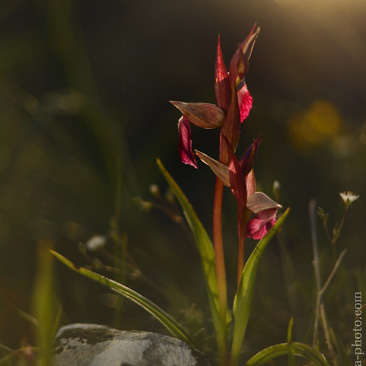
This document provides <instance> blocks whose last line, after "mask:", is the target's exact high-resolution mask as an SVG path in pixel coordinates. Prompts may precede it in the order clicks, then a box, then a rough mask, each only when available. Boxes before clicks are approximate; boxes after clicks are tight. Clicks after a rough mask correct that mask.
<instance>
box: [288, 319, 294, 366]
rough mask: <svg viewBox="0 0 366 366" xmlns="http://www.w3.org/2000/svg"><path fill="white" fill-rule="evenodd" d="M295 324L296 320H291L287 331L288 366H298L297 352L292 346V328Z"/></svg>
mask: <svg viewBox="0 0 366 366" xmlns="http://www.w3.org/2000/svg"><path fill="white" fill-rule="evenodd" d="M293 324H294V318H291V319H290V321H289V324H288V329H287V347H288V366H296V363H295V350H294V346H293V344H292V326H293Z"/></svg>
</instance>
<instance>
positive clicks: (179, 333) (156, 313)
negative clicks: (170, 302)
mask: <svg viewBox="0 0 366 366" xmlns="http://www.w3.org/2000/svg"><path fill="white" fill-rule="evenodd" d="M50 252H51V253H52V254H53V255H54V256H55V257H56V258H57V259H58V260H60V261H61V262H62V263H63V264H65V265H66V266H67V267H69V268H71V269H72V270H73V271H75V272H78V273H80V274H82V275H83V276H85V277H88V278H90V279H92V280H94V281H96V282H99V283H100V284H102V285H103V286H106V287H109V288H110V289H111V290H113V291H115V292H117V293H118V294H120V295H122V296H124V297H126V298H128V299H130V300H131V301H133V302H134V303H135V304H137V305H139V306H140V307H142V308H143V309H144V310H146V311H147V312H148V313H150V314H151V315H152V316H153V317H154V318H155V319H156V320H158V321H159V322H160V323H161V324H163V325H164V327H165V328H166V329H168V330H169V331H170V332H171V333H172V334H173V335H174V336H175V337H177V338H179V339H180V340H182V341H184V342H186V343H188V344H192V342H191V341H190V339H189V337H188V335H187V334H186V332H185V331H184V329H183V328H182V326H181V325H180V324H179V323H177V322H176V321H175V320H174V319H173V318H172V317H171V316H170V315H169V314H167V313H166V312H165V311H164V310H162V309H161V308H160V307H159V306H157V305H156V304H154V303H153V302H152V301H150V300H149V299H147V298H146V297H144V296H142V295H140V294H139V293H138V292H136V291H134V290H132V289H130V288H129V287H127V286H125V285H122V284H120V283H118V282H116V281H113V280H111V279H109V278H107V277H104V276H102V275H100V274H98V273H95V272H93V271H90V270H88V269H86V268H83V267H78V266H76V265H75V264H74V263H72V262H71V261H69V260H68V259H67V258H65V257H64V256H63V255H61V254H59V253H57V252H55V251H53V250H50Z"/></svg>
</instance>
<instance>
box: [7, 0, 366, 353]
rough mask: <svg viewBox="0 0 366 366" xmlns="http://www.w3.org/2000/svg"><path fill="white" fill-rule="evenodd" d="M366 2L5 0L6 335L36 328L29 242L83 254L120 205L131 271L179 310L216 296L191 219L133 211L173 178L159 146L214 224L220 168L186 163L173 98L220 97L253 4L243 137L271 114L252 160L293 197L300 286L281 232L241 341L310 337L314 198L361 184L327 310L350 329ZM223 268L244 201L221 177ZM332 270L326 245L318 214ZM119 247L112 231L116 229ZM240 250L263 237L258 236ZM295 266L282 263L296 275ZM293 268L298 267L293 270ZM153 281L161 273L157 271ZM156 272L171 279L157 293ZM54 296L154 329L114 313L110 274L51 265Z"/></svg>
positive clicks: (347, 333) (101, 316)
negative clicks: (102, 279)
mask: <svg viewBox="0 0 366 366" xmlns="http://www.w3.org/2000/svg"><path fill="white" fill-rule="evenodd" d="M365 14H366V5H365V2H364V1H363V0H347V1H346V0H322V1H315V0H309V1H306V2H302V1H296V0H240V1H239V0H226V1H219V0H200V1H197V0H186V1H173V0H155V1H149V0H136V1H123V0H120V1H114V0H110V1H104V2H102V1H94V0H88V1H85V0H80V1H77V0H75V1H72V0H33V1H29V0H2V1H1V2H0V50H1V52H0V253H1V255H0V343H3V344H6V345H7V346H9V347H13V348H17V347H19V345H20V344H22V343H24V342H25V343H27V342H29V343H30V344H35V342H36V341H35V339H34V327H33V325H32V324H30V323H29V322H27V321H26V320H24V319H23V318H22V317H21V316H19V314H18V312H17V309H20V310H22V311H25V312H27V313H31V314H33V315H34V306H33V300H32V296H33V294H34V288H35V283H36V281H35V279H36V273H37V268H38V265H37V247H39V245H43V244H42V243H45V242H47V243H52V246H53V247H54V248H55V249H56V250H57V251H59V252H61V253H63V254H65V255H67V256H68V257H70V258H71V259H72V260H74V261H76V262H77V263H78V264H85V258H83V256H82V255H81V254H80V252H79V250H78V245H79V243H80V242H84V243H85V242H86V241H87V240H88V239H89V238H90V237H92V236H93V235H95V234H101V235H104V234H106V233H108V232H109V231H110V228H111V222H112V223H113V222H114V223H117V226H118V230H119V231H120V233H121V235H122V234H123V238H124V248H125V249H126V247H127V251H128V253H129V256H130V258H132V259H133V261H134V262H136V263H137V265H138V267H139V269H140V271H141V273H142V274H143V275H144V276H146V277H145V278H149V279H150V280H152V281H153V282H154V285H151V284H149V283H147V281H145V282H144V281H141V278H140V279H139V278H137V279H136V278H134V277H132V276H128V275H127V277H126V278H125V279H126V281H127V284H128V285H129V286H131V287H133V288H135V289H138V290H140V291H141V292H143V293H144V294H146V295H147V296H150V297H151V298H152V299H153V300H154V301H156V302H158V303H159V304H161V306H162V307H163V308H165V309H167V310H170V311H171V312H172V313H173V314H174V315H175V316H176V317H177V318H179V317H182V311H181V310H182V309H187V308H189V307H190V306H191V305H192V304H193V303H196V304H197V307H198V308H202V309H203V311H206V310H207V304H206V299H205V292H204V290H203V286H204V285H203V279H202V277H201V270H200V264H199V259H198V255H197V253H196V251H195V248H194V245H193V243H192V240H191V237H190V236H189V235H187V234H185V233H184V232H182V228H181V226H180V225H177V224H176V223H174V222H173V221H172V220H171V219H170V218H169V217H168V216H167V215H164V214H163V213H161V212H158V211H155V210H152V211H151V212H144V211H141V209H140V207H139V205H136V203H135V202H134V200H133V197H141V198H142V199H144V200H147V199H151V195H150V193H149V187H150V185H151V184H153V183H155V184H158V185H159V187H160V189H161V192H162V193H164V192H165V190H166V184H165V182H164V181H163V179H162V177H161V175H160V174H159V172H158V169H157V166H156V164H155V159H156V158H157V157H159V158H160V159H161V160H162V162H163V163H164V165H165V166H166V167H167V169H168V170H169V171H170V172H171V174H172V175H173V176H174V177H175V179H176V180H177V182H178V183H179V184H180V185H181V187H182V189H183V190H184V191H185V192H186V194H187V196H188V197H189V199H190V200H191V202H192V204H193V205H194V206H195V208H196V211H197V213H198V215H199V217H200V218H201V220H202V221H203V223H204V225H205V226H206V228H207V229H208V230H209V232H210V230H211V209H212V197H213V185H214V177H213V175H212V174H211V173H210V171H209V170H208V168H207V167H206V166H203V165H202V164H201V165H200V167H199V169H198V170H195V169H192V168H191V167H188V166H183V165H182V164H181V163H180V160H179V154H178V136H177V128H176V124H177V120H178V118H179V113H178V111H177V110H175V109H174V107H172V106H171V105H170V104H169V103H168V101H169V100H181V101H191V102H194V101H202V102H212V103H214V102H215V96H214V87H213V86H214V75H213V74H214V62H215V52H216V42H217V35H218V34H221V43H222V48H223V53H224V58H225V60H226V63H227V65H228V64H229V62H230V59H231V56H232V54H233V53H234V52H235V50H236V47H237V44H238V43H239V42H241V41H242V40H243V39H244V38H245V37H246V35H247V34H248V33H249V31H250V29H251V27H252V25H253V23H254V22H257V23H258V25H259V26H260V27H261V33H260V35H259V38H258V40H257V44H256V46H255V49H254V53H253V56H252V59H251V65H250V70H249V73H248V76H247V79H246V81H247V84H248V88H249V90H250V92H251V93H252V96H253V99H254V105H253V109H252V112H251V114H250V116H249V118H248V119H247V120H246V122H245V123H244V125H243V128H242V135H241V136H242V138H241V142H240V145H239V147H238V153H239V154H241V153H242V152H243V151H244V150H245V149H246V147H247V146H248V145H249V144H250V143H251V141H252V139H253V138H256V137H257V136H258V135H259V134H260V133H261V132H263V140H264V142H263V144H262V145H261V149H260V152H259V155H258V158H257V161H256V175H257V180H258V184H259V185H260V187H261V189H262V190H263V191H264V192H266V193H268V194H270V195H272V184H273V181H274V180H278V181H279V182H280V184H281V191H280V198H281V203H282V205H283V206H284V207H286V206H291V209H292V212H291V215H290V217H289V219H288V220H287V222H286V225H285V226H286V227H285V237H286V246H287V248H288V251H289V253H290V255H291V257H292V260H293V266H294V268H295V270H294V278H293V284H294V286H295V287H294V288H295V290H294V294H293V296H292V299H289V297H288V296H287V294H286V286H285V283H286V278H285V276H284V272H283V270H282V266H281V252H280V250H279V246H278V243H277V242H275V241H274V242H273V243H272V245H271V246H270V248H269V249H268V252H267V253H266V255H265V258H264V259H263V262H262V263H261V266H260V273H259V276H258V287H257V292H256V294H255V299H254V301H255V310H254V312H253V318H252V320H251V321H250V324H249V327H250V329H249V333H248V352H249V353H250V352H252V351H254V350H256V349H259V348H260V347H264V346H268V345H270V344H272V343H275V342H282V341H284V340H285V337H286V327H287V323H288V321H289V318H290V316H291V315H294V316H295V323H294V339H295V340H300V341H303V340H305V341H308V342H311V340H309V339H310V338H309V337H310V335H311V331H310V330H311V325H312V322H313V320H312V319H313V318H312V317H313V309H314V303H315V289H314V278H313V272H312V265H311V263H312V248H311V241H310V224H309V219H308V202H309V200H310V199H311V198H316V200H317V203H318V205H319V206H321V207H323V208H324V209H325V211H326V212H329V213H330V220H329V222H330V225H331V226H333V225H334V224H336V222H337V221H339V220H340V219H341V215H342V212H343V205H342V202H341V200H340V198H339V194H338V193H339V192H341V191H344V190H351V191H354V192H356V193H357V194H359V195H360V198H359V200H358V201H356V202H355V203H354V205H352V207H351V208H350V210H349V214H348V216H347V218H346V223H345V227H344V230H343V232H342V234H341V238H340V240H339V242H338V243H337V250H338V252H339V251H340V250H341V249H343V248H348V253H347V256H346V259H345V261H344V263H343V265H342V267H341V268H340V270H339V275H338V276H337V277H336V280H335V281H334V283H333V284H332V287H331V288H330V290H329V300H328V301H329V304H328V305H330V314H329V317H330V322H331V325H332V327H334V328H335V329H336V331H337V332H338V333H339V334H342V337H343V342H344V343H345V344H346V346H347V347H349V345H350V344H351V341H352V336H353V332H352V328H353V313H352V311H353V310H352V306H353V305H352V304H353V298H354V291H356V290H357V289H358V290H359V291H361V290H362V289H361V288H360V287H364V284H365V273H366V267H365V254H366V250H365V230H364V228H365V217H366V205H365V204H364V202H365V201H364V199H365V197H366V190H365V182H366V169H365V166H366V154H365V151H366V120H365V99H366V98H365V97H366V83H365V81H366V68H365V65H366V43H365V42H366V23H365V21H364V19H365ZM192 133H193V143H194V147H196V148H198V149H200V150H201V151H204V152H206V153H208V154H209V155H212V156H217V141H218V139H217V138H218V134H217V131H202V130H199V129H196V128H193V131H192ZM226 200H227V202H226V206H225V209H226V211H225V215H224V227H225V234H226V237H227V242H226V259H227V264H228V277H229V280H230V281H231V283H232V285H231V287H230V291H231V295H232V293H233V291H234V287H233V286H234V283H235V262H236V259H235V253H236V243H235V240H236V233H235V230H236V223H235V220H236V206H235V205H236V203H235V200H234V199H233V197H231V195H230V193H229V192H228V193H227V195H226ZM318 223H319V241H320V247H321V253H322V268H323V273H322V276H323V280H325V279H326V277H327V273H329V271H330V269H331V266H332V261H331V248H330V244H329V243H328V242H327V240H326V236H325V235H324V232H323V230H321V229H322V228H321V227H320V226H321V223H320V220H319V222H318ZM107 248H108V249H109V250H113V248H112V244H111V243H110V242H109V243H108V244H107ZM248 248H249V249H248V251H249V250H251V248H253V243H249V244H248ZM287 280H289V278H287ZM290 282H291V281H290ZM156 287H159V288H158V289H157V288H156ZM161 289H164V291H166V293H167V294H164V291H161ZM53 290H54V291H53V294H50V297H52V298H53V297H54V299H55V301H57V302H60V303H61V305H62V309H63V315H62V319H63V322H64V323H65V322H91V323H93V322H94V323H105V324H108V325H113V326H118V327H120V328H122V329H144V330H153V331H162V329H161V327H160V325H158V324H156V323H155V322H154V321H153V320H151V318H150V316H149V315H146V314H144V313H143V312H142V311H141V310H139V309H138V308H137V307H136V306H135V305H133V304H130V303H128V302H125V303H124V304H123V308H122V313H121V317H120V318H119V320H118V321H116V317H115V315H114V310H113V309H112V308H110V307H108V306H106V302H107V301H106V297H105V290H104V289H102V288H100V287H99V286H98V285H96V284H94V283H91V282H90V281H88V280H87V279H84V278H80V277H78V276H77V275H76V274H73V273H71V272H70V271H69V270H67V269H65V268H63V267H62V266H61V265H59V264H58V263H57V265H55V281H54V284H53Z"/></svg>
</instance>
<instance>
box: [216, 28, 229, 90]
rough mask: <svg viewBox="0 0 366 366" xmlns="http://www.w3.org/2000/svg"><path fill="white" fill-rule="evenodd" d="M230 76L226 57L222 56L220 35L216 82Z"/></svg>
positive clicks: (218, 39)
mask: <svg viewBox="0 0 366 366" xmlns="http://www.w3.org/2000/svg"><path fill="white" fill-rule="evenodd" d="M227 78H228V73H227V70H226V66H225V62H224V57H223V56H222V50H221V42H220V35H219V36H218V38H217V52H216V65H215V82H216V83H218V82H220V81H222V80H224V79H227Z"/></svg>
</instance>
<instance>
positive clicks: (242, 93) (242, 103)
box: [237, 83, 253, 122]
mask: <svg viewBox="0 0 366 366" xmlns="http://www.w3.org/2000/svg"><path fill="white" fill-rule="evenodd" d="M237 96H238V104H239V111H240V122H243V121H244V120H245V119H246V118H247V117H248V115H249V112H250V110H251V109H252V105H253V98H252V96H251V95H250V93H249V91H248V88H247V84H245V83H244V84H243V86H242V87H241V88H240V89H239V90H238V92H237Z"/></svg>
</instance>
